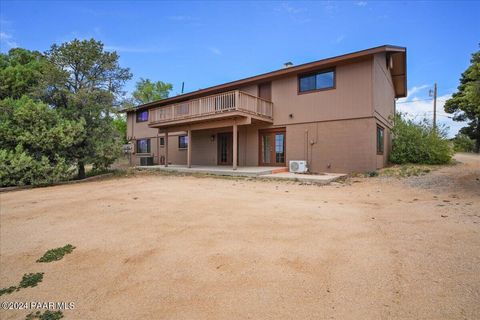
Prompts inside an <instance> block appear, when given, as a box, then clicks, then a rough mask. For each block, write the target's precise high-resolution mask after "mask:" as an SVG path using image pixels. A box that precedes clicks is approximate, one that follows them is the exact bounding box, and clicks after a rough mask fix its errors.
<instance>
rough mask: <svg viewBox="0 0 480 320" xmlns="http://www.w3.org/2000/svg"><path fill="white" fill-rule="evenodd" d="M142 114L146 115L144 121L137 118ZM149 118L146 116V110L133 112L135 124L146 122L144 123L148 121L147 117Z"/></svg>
mask: <svg viewBox="0 0 480 320" xmlns="http://www.w3.org/2000/svg"><path fill="white" fill-rule="evenodd" d="M143 113H147V119H145V120H142V119H141V118H140V117H139V116H140V115H141V114H143ZM149 116H150V115H149V114H148V110H139V111H137V112H135V119H136V121H137V122H146V121H148V117H149Z"/></svg>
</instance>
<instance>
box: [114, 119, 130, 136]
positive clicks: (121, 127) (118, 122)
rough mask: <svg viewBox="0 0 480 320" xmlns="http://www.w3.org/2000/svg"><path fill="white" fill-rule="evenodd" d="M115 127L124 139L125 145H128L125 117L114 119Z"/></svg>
mask: <svg viewBox="0 0 480 320" xmlns="http://www.w3.org/2000/svg"><path fill="white" fill-rule="evenodd" d="M113 126H114V127H115V129H117V132H118V133H119V134H120V137H122V141H123V143H127V142H128V141H127V119H126V117H125V115H118V116H117V117H116V118H115V119H113Z"/></svg>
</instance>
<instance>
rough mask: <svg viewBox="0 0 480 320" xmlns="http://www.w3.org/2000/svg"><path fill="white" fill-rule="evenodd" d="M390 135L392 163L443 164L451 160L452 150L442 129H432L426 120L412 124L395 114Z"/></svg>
mask: <svg viewBox="0 0 480 320" xmlns="http://www.w3.org/2000/svg"><path fill="white" fill-rule="evenodd" d="M392 133H393V145H392V152H391V154H390V161H391V162H393V163H398V164H405V163H420V164H445V163H449V162H450V160H451V159H452V155H453V150H452V148H451V147H450V145H449V141H448V140H447V139H446V134H447V132H446V129H445V128H444V127H440V128H439V127H437V128H435V129H434V128H432V126H431V125H430V123H429V122H428V121H426V120H423V121H421V122H414V121H413V120H408V119H405V117H404V116H403V115H402V114H397V115H396V116H395V124H394V126H393V129H392Z"/></svg>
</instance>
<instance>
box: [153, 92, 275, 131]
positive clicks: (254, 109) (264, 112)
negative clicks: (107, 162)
mask: <svg viewBox="0 0 480 320" xmlns="http://www.w3.org/2000/svg"><path fill="white" fill-rule="evenodd" d="M229 111H240V112H244V113H248V114H252V115H256V116H259V117H262V118H266V119H269V120H271V119H273V103H272V102H271V101H268V100H265V99H262V98H259V97H255V96H253V95H251V94H248V93H246V92H242V91H239V90H235V91H229V92H225V93H220V94H215V95H211V96H207V97H203V98H199V99H194V100H188V101H185V102H181V103H176V104H172V105H166V106H162V107H158V108H154V109H151V110H150V114H149V119H150V123H161V122H169V121H175V120H183V119H188V118H196V117H204V116H208V115H216V114H220V113H224V112H229Z"/></svg>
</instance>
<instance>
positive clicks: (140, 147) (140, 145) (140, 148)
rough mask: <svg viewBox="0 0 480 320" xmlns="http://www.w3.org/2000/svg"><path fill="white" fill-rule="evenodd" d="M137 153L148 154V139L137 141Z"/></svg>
mask: <svg viewBox="0 0 480 320" xmlns="http://www.w3.org/2000/svg"><path fill="white" fill-rule="evenodd" d="M137 153H150V139H138V140H137Z"/></svg>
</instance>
